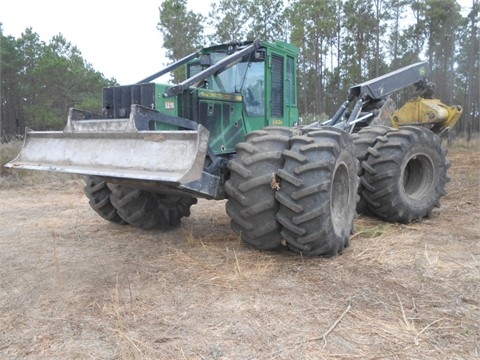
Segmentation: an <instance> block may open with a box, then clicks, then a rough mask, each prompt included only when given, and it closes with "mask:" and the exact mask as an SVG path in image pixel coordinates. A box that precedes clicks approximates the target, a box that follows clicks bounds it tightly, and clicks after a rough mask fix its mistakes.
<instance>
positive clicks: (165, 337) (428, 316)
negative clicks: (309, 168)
mask: <svg viewBox="0 0 480 360" xmlns="http://www.w3.org/2000/svg"><path fill="white" fill-rule="evenodd" d="M450 160H451V161H452V163H453V166H452V168H451V170H450V176H451V178H452V180H451V181H450V182H449V184H448V188H447V190H448V192H449V194H448V195H447V196H446V197H444V198H443V201H442V207H441V208H440V209H438V211H435V213H434V215H433V217H432V218H430V219H426V220H424V221H422V222H417V223H413V224H410V225H396V224H388V223H384V222H381V221H378V220H375V219H371V218H367V217H360V218H359V219H358V220H357V221H356V229H357V233H356V234H354V235H353V236H352V240H351V246H350V247H349V248H348V249H347V250H346V251H345V253H344V254H343V255H341V256H338V257H335V258H329V259H324V258H302V257H301V256H299V255H296V254H293V253H290V252H284V253H279V254H278V253H269V252H260V251H256V250H254V249H251V248H249V247H247V246H246V245H244V244H243V243H242V242H241V241H240V240H239V239H238V237H237V236H236V235H235V234H234V233H233V232H232V231H231V230H230V227H229V219H228V217H227V215H226V214H225V210H224V205H225V203H224V202H211V201H210V202H209V201H200V202H199V204H197V205H195V206H194V207H193V208H192V215H191V216H190V217H189V218H186V219H184V220H183V221H182V225H181V227H180V228H178V229H176V230H174V231H170V232H166V233H162V232H156V231H144V230H139V229H136V228H132V227H129V226H120V225H114V224H110V223H108V222H106V221H104V220H103V219H101V218H100V217H99V216H98V215H96V213H95V212H94V211H93V210H91V209H90V207H89V205H88V201H87V199H86V197H85V196H84V195H83V192H82V186H83V183H82V181H81V180H72V179H68V180H66V181H64V182H63V183H62V182H60V181H58V180H56V181H52V182H45V181H41V182H40V183H37V184H33V185H25V184H23V183H22V181H20V183H19V184H15V183H14V182H13V181H12V180H9V181H3V182H1V183H0V219H1V224H2V226H1V227H0V358H2V359H20V358H22V359H23V358H28V359H322V358H325V359H329V358H335V359H352V358H361V359H365V358H370V359H372V358H375V359H377V358H379V359H380V358H381V359H474V358H480V186H479V178H480V151H479V149H478V146H477V147H476V148H473V149H472V148H464V147H462V146H459V147H455V148H454V149H450Z"/></svg>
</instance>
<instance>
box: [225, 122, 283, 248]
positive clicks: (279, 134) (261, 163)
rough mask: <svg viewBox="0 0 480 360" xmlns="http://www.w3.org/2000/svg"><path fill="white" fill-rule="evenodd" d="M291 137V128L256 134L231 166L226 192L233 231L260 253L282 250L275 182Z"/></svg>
mask: <svg viewBox="0 0 480 360" xmlns="http://www.w3.org/2000/svg"><path fill="white" fill-rule="evenodd" d="M291 134H292V130H291V129H289V128H284V127H273V126H272V127H267V128H265V129H263V130H257V131H253V132H251V133H249V134H248V135H247V136H246V141H245V142H241V143H239V144H237V146H236V150H237V155H236V157H235V158H234V159H232V160H230V161H229V163H228V169H229V170H230V178H229V179H228V181H227V182H226V183H225V192H226V193H227V195H228V201H227V205H226V211H227V214H228V215H229V217H230V218H231V219H232V220H231V223H230V224H231V228H232V230H233V231H234V232H235V233H236V234H238V235H239V236H240V238H241V239H242V240H243V241H244V242H246V243H247V244H250V245H252V246H254V247H255V248H257V249H260V250H275V249H279V248H281V240H282V238H281V234H280V225H279V224H278V222H277V220H276V212H277V209H278V204H277V202H276V201H275V194H274V193H275V189H274V187H275V184H274V183H275V181H276V176H275V174H276V172H277V170H278V169H279V168H281V167H282V166H283V156H282V152H283V150H284V149H286V148H288V141H289V139H290V136H291ZM272 182H273V184H272ZM272 186H273V187H272Z"/></svg>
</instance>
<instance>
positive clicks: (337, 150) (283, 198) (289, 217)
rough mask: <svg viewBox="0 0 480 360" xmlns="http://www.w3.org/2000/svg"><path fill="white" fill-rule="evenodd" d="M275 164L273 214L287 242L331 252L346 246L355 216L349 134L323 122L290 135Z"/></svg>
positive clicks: (313, 250) (300, 249) (354, 163)
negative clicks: (281, 161) (287, 146)
mask: <svg viewBox="0 0 480 360" xmlns="http://www.w3.org/2000/svg"><path fill="white" fill-rule="evenodd" d="M290 143H291V148H290V150H285V151H284V156H285V165H284V167H283V169H281V170H279V172H278V176H279V177H280V179H281V189H280V191H278V192H277V193H276V199H277V201H278V202H279V203H280V209H279V211H278V213H277V220H278V221H279V222H280V224H282V226H283V230H282V236H283V238H284V239H285V241H286V243H287V245H288V247H290V248H291V249H292V250H294V251H297V252H299V253H302V254H304V255H308V256H316V255H324V256H333V255H336V254H338V253H341V252H342V251H343V250H344V248H345V247H347V246H348V242H349V238H350V234H351V233H352V232H353V221H354V218H355V216H356V211H355V208H356V203H357V190H358V175H357V172H358V169H357V159H356V158H355V155H354V145H353V141H352V138H351V136H350V135H349V134H348V133H346V132H344V131H342V130H339V129H336V128H332V127H324V128H322V129H320V130H317V131H312V132H309V133H308V134H306V135H302V136H294V137H292V138H291V141H290Z"/></svg>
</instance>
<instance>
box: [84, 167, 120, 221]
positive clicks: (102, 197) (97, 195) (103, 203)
mask: <svg viewBox="0 0 480 360" xmlns="http://www.w3.org/2000/svg"><path fill="white" fill-rule="evenodd" d="M83 179H84V180H85V186H84V188H83V192H84V193H85V195H86V196H87V198H88V199H89V200H90V201H89V204H90V207H91V208H92V209H93V210H95V212H96V213H97V214H98V215H100V216H101V217H102V218H104V219H105V220H108V221H110V222H112V223H115V224H120V225H125V224H126V223H127V222H126V221H125V220H123V219H122V218H121V217H120V215H118V213H117V209H115V207H114V206H113V205H112V203H111V201H110V194H111V193H112V192H111V191H110V189H109V188H108V187H107V183H106V182H105V180H104V179H103V178H101V177H98V176H85V177H84V178H83Z"/></svg>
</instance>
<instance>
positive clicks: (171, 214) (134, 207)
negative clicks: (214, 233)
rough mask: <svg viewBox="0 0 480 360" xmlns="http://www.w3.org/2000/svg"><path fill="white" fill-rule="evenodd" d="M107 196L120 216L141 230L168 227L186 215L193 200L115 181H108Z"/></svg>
mask: <svg viewBox="0 0 480 360" xmlns="http://www.w3.org/2000/svg"><path fill="white" fill-rule="evenodd" d="M108 187H109V189H110V190H111V191H112V194H111V196H110V199H111V201H112V204H113V206H115V208H116V209H117V212H118V214H119V215H120V217H121V218H122V219H123V220H125V221H126V222H128V223H129V224H130V225H133V226H136V227H139V228H142V229H147V230H148V229H160V230H168V229H171V228H173V227H176V226H178V225H179V224H180V219H181V218H182V217H185V216H190V207H191V206H192V205H193V204H196V203H197V199H195V198H193V197H190V196H180V195H169V194H158V193H154V192H149V191H144V190H140V189H134V188H129V187H125V186H120V185H116V184H108Z"/></svg>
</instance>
